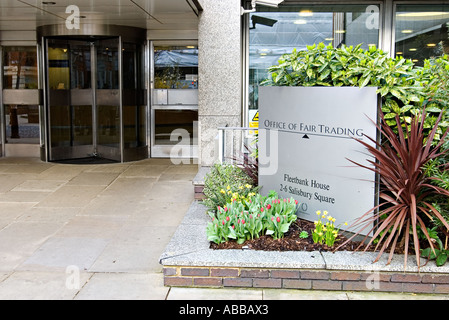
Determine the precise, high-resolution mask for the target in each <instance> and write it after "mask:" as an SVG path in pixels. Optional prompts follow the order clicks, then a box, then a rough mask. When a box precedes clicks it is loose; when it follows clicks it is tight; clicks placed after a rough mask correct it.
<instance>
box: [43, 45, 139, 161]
mask: <svg viewBox="0 0 449 320" xmlns="http://www.w3.org/2000/svg"><path fill="white" fill-rule="evenodd" d="M143 57H144V49H143V47H142V45H140V44H123V45H121V38H120V37H113V38H105V37H89V38H86V41H82V40H79V39H78V40H73V39H70V38H66V39H61V38H49V39H47V59H48V60H47V88H48V92H47V103H48V105H47V110H48V115H47V116H48V130H49V134H48V136H49V142H50V144H49V145H50V149H49V152H48V154H49V160H50V161H57V160H66V159H78V158H87V157H99V158H104V159H109V160H115V161H134V160H139V159H143V158H146V157H148V145H147V139H146V132H147V125H146V118H147V107H146V103H145V99H144V97H145V90H144V86H145V85H144V83H145V82H144V76H143V75H144V69H143V67H144V58H143ZM121 68H122V70H123V72H122V71H121V70H120V69H121ZM121 77H122V78H121Z"/></svg>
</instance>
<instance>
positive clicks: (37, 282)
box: [0, 270, 92, 300]
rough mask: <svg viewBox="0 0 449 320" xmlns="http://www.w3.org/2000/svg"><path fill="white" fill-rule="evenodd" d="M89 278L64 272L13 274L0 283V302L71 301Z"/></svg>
mask: <svg viewBox="0 0 449 320" xmlns="http://www.w3.org/2000/svg"><path fill="white" fill-rule="evenodd" d="M91 276H92V275H91V274H89V273H85V272H80V273H79V274H76V275H75V276H74V275H73V274H72V273H70V272H69V273H68V272H66V270H63V271H60V272H54V271H52V272H28V271H26V272H14V273H13V274H11V275H10V276H9V277H8V278H6V279H5V280H3V281H1V282H0V300H72V299H74V298H75V296H76V295H77V294H78V292H79V289H80V288H81V287H82V286H83V285H84V284H85V283H86V282H87V281H88V280H89V278H90V277H91ZM72 277H73V280H74V281H75V282H74V281H72Z"/></svg>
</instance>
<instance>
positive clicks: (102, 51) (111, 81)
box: [97, 39, 119, 89]
mask: <svg viewBox="0 0 449 320" xmlns="http://www.w3.org/2000/svg"><path fill="white" fill-rule="evenodd" d="M118 68H119V61H118V41H117V39H112V40H102V41H100V42H99V44H98V47H97V89H118V88H119V77H118V75H119V73H118Z"/></svg>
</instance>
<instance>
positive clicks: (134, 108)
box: [122, 42, 148, 161]
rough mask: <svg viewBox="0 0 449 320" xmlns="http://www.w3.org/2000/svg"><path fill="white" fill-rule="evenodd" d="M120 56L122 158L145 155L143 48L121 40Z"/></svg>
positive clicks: (127, 159) (146, 154)
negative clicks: (121, 73) (121, 59)
mask: <svg viewBox="0 0 449 320" xmlns="http://www.w3.org/2000/svg"><path fill="white" fill-rule="evenodd" d="M122 55H123V139H124V150H123V152H124V159H125V161H133V160H136V159H142V158H147V157H148V145H147V125H146V124H147V121H146V118H147V112H146V110H147V109H146V105H145V99H144V97H145V90H144V88H145V82H144V75H145V70H144V62H143V60H144V58H143V57H144V47H143V46H142V45H140V44H134V43H126V42H125V43H124V44H123V48H122Z"/></svg>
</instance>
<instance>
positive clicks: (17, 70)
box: [3, 47, 38, 89]
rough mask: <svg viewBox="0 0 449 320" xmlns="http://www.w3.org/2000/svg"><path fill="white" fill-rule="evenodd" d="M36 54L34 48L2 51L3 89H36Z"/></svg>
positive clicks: (10, 48) (14, 48)
mask: <svg viewBox="0 0 449 320" xmlns="http://www.w3.org/2000/svg"><path fill="white" fill-rule="evenodd" d="M37 88H38V74H37V53H36V48H35V47H5V48H4V49H3V89H37Z"/></svg>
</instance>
